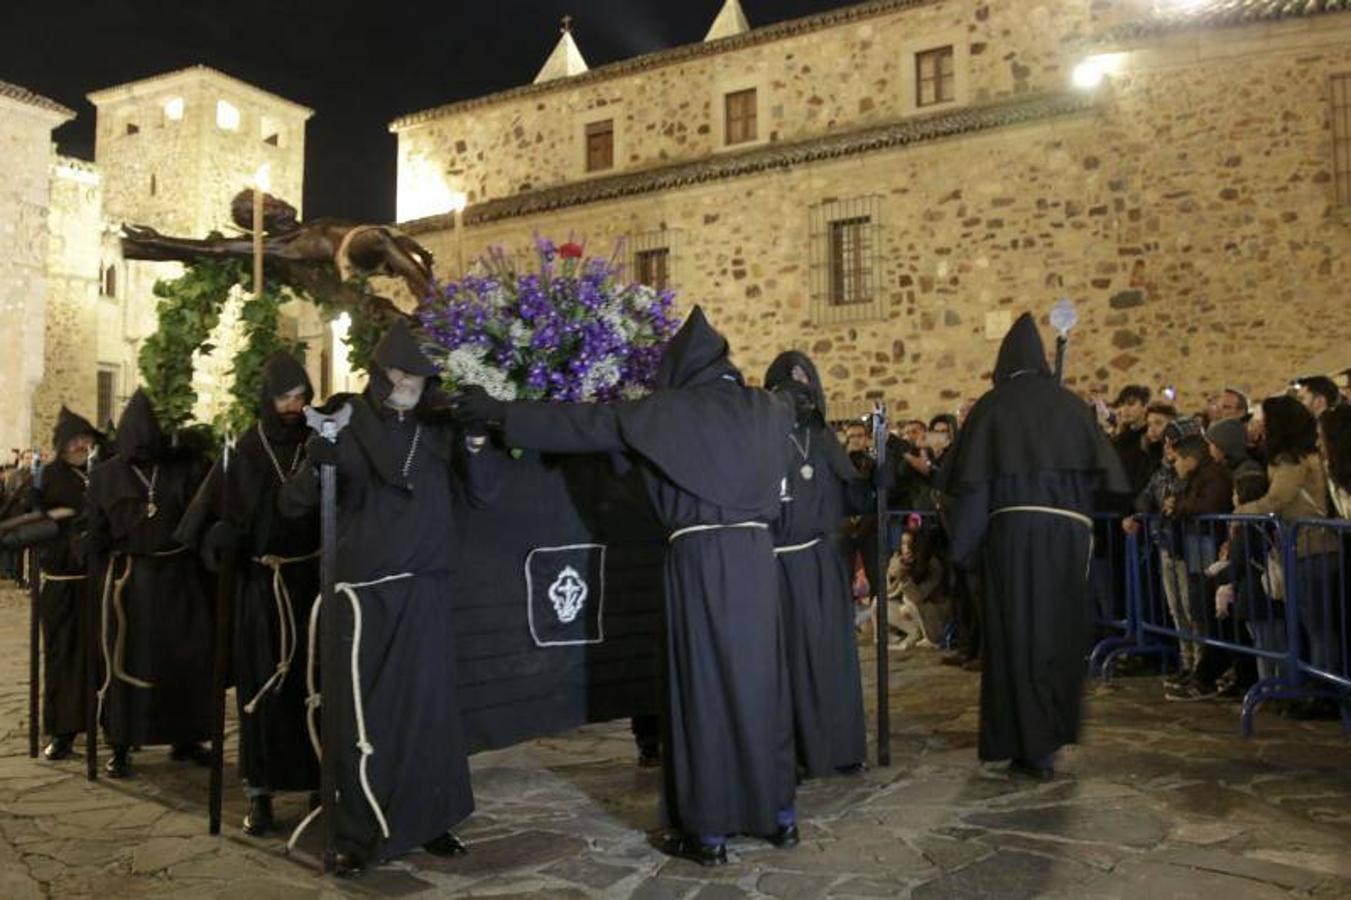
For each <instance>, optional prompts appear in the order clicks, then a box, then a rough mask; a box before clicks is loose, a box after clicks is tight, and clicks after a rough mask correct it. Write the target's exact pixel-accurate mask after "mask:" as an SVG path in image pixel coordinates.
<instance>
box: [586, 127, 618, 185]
mask: <svg viewBox="0 0 1351 900" xmlns="http://www.w3.org/2000/svg"><path fill="white" fill-rule="evenodd" d="M614 164H615V122H614V119H606V120H605V121H604V122H592V123H590V124H588V125H587V126H586V170H587V171H588V172H603V171H605V170H606V169H612V168H614Z"/></svg>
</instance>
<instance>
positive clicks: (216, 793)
mask: <svg viewBox="0 0 1351 900" xmlns="http://www.w3.org/2000/svg"><path fill="white" fill-rule="evenodd" d="M234 447H235V442H234V438H233V437H231V436H230V435H229V434H228V433H227V434H226V435H225V441H224V443H223V444H222V445H221V455H220V488H219V489H220V514H221V517H222V519H223V518H224V517H225V514H226V509H227V507H226V505H225V501H226V498H227V496H228V495H229V491H230V454H231V453H232V452H233V451H234ZM234 557H235V555H234V553H222V554H221V555H220V559H219V561H218V568H217V571H216V656H215V660H214V664H213V665H212V685H211V704H212V708H211V784H210V788H209V792H210V793H209V798H208V804H207V807H208V812H207V830H208V831H209V832H210V833H211V834H220V820H221V798H222V794H223V792H224V787H225V686H226V684H227V682H228V671H227V670H228V669H229V666H230V638H231V625H232V623H233V620H234V616H233V613H234V602H235V577H234V576H235V558H234Z"/></svg>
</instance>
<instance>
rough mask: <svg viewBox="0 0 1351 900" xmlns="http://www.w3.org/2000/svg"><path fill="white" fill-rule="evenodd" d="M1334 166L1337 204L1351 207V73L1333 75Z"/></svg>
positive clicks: (1344, 207)
mask: <svg viewBox="0 0 1351 900" xmlns="http://www.w3.org/2000/svg"><path fill="white" fill-rule="evenodd" d="M1332 168H1333V172H1334V173H1335V176H1336V177H1335V180H1336V182H1337V206H1339V207H1341V208H1343V209H1346V208H1351V73H1343V74H1340V75H1333V76H1332Z"/></svg>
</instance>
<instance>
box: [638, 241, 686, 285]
mask: <svg viewBox="0 0 1351 900" xmlns="http://www.w3.org/2000/svg"><path fill="white" fill-rule="evenodd" d="M681 235H682V232H681V231H680V229H678V228H659V229H656V230H654V231H644V232H641V233H639V234H635V235H632V236H631V237H630V238H629V244H630V247H631V249H632V251H633V280H634V281H636V282H638V283H639V284H645V285H647V286H648V287H651V288H655V289H656V290H659V291H664V290H666V289H667V288H669V287H672V286H673V285H674V284H675V283H676V264H677V262H678V260H679V254H680V241H681Z"/></svg>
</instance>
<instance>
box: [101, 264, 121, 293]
mask: <svg viewBox="0 0 1351 900" xmlns="http://www.w3.org/2000/svg"><path fill="white" fill-rule="evenodd" d="M99 281H100V284H99V294H100V295H102V296H104V297H113V298H115V297H116V296H117V266H115V265H108V266H104V267H103V273H102V277H101V278H100V279H99Z"/></svg>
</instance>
